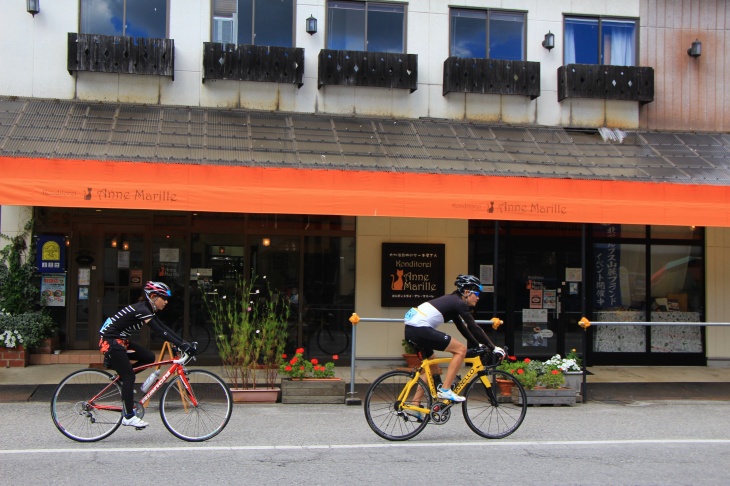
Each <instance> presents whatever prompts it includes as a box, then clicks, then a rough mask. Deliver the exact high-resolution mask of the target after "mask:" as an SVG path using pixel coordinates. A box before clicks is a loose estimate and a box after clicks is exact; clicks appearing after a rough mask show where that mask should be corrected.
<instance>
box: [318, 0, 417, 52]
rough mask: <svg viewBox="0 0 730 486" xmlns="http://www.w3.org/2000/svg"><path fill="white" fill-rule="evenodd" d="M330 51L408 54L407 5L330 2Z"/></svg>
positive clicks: (328, 19) (328, 28)
mask: <svg viewBox="0 0 730 486" xmlns="http://www.w3.org/2000/svg"><path fill="white" fill-rule="evenodd" d="M327 48H328V49H336V50H350V51H371V52H393V53H402V52H405V6H404V5H393V4H377V3H371V2H345V1H342V2H341V1H338V2H329V4H328V7H327Z"/></svg>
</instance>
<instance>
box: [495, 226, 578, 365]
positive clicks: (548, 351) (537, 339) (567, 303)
mask: <svg viewBox="0 0 730 486" xmlns="http://www.w3.org/2000/svg"><path fill="white" fill-rule="evenodd" d="M510 253H511V257H510V258H508V261H509V262H511V263H510V264H511V266H512V269H511V271H509V272H508V275H511V276H512V280H513V281H512V283H511V284H510V285H509V286H508V289H509V290H508V295H507V302H508V309H509V311H510V312H509V316H510V317H511V319H510V320H511V321H512V324H513V326H514V327H513V329H514V332H513V334H512V337H513V340H514V341H513V344H512V346H511V347H510V353H511V354H516V355H518V356H520V357H529V358H535V359H541V360H542V359H545V358H549V357H551V356H553V355H554V354H556V353H559V354H560V355H562V356H565V354H566V353H567V352H568V351H570V350H571V349H573V348H575V349H578V350H580V343H581V341H580V339H581V336H580V334H579V332H582V331H580V328H579V327H578V326H577V322H578V320H579V319H580V318H581V292H582V291H583V282H580V275H581V271H580V270H581V252H580V239H578V240H577V241H575V240H573V241H570V240H569V239H559V240H556V241H550V242H548V241H546V240H541V241H540V244H539V245H534V246H533V245H532V244H530V246H525V245H515V246H513V247H512V251H511V252H510Z"/></svg>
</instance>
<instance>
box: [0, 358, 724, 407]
mask: <svg viewBox="0 0 730 486" xmlns="http://www.w3.org/2000/svg"><path fill="white" fill-rule="evenodd" d="M85 367H86V366H84V365H81V364H54V365H31V366H27V367H25V368H5V369H0V401H21V402H22V401H27V400H29V399H31V397H33V396H35V399H36V400H38V399H43V397H44V396H45V395H47V394H48V393H49V392H48V390H50V392H52V390H53V387H54V386H55V385H56V384H58V383H59V382H60V381H61V380H62V379H63V378H64V377H65V376H67V375H69V374H71V373H73V372H74V371H76V370H79V369H82V368H85ZM189 367H190V368H200V369H207V370H209V371H212V372H213V373H216V374H217V375H219V376H221V377H222V378H224V379H225V377H226V375H225V372H224V370H223V368H222V367H221V366H195V364H193V365H192V366H189ZM399 367H400V365H399V364H397V363H382V362H372V361H362V362H357V363H356V366H355V392H356V396H357V397H359V398H363V396H364V393H365V391H366V390H367V387H368V386H369V384H370V383H372V382H373V381H374V380H375V379H376V378H377V377H379V376H380V375H382V374H383V373H385V372H386V371H390V370H392V369H396V368H399ZM588 371H589V375H588V376H587V377H586V383H587V390H586V397H587V399H588V400H595V401H625V402H630V401H641V400H673V399H674V400H676V399H705V400H730V368H708V367H701V366H694V367H692V366H681V367H680V366H677V367H657V366H654V367H652V366H595V367H591V368H588ZM335 375H336V376H337V377H338V378H342V379H343V381H344V382H345V383H346V384H347V391H348V392H349V391H350V382H351V368H350V367H345V366H340V367H336V368H335ZM145 376H146V375H142V376H141V377H140V378H139V381H140V382H141V381H142V380H143V379H144V377H145ZM39 387H42V389H43V393H40V394H38V393H36V392H37V389H39V390H40V388H39ZM24 397H25V398H24Z"/></svg>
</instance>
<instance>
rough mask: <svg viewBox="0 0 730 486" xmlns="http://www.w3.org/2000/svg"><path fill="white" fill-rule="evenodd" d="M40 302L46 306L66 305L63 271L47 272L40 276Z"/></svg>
mask: <svg viewBox="0 0 730 486" xmlns="http://www.w3.org/2000/svg"><path fill="white" fill-rule="evenodd" d="M41 304H42V305H46V306H48V307H64V306H65V305H66V274H65V273H47V274H45V275H43V276H42V277H41Z"/></svg>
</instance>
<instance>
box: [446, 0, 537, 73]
mask: <svg viewBox="0 0 730 486" xmlns="http://www.w3.org/2000/svg"><path fill="white" fill-rule="evenodd" d="M450 18H451V26H450V27H451V33H450V35H451V39H450V41H451V50H450V52H451V55H452V56H456V57H477V58H490V59H508V60H513V61H521V60H524V58H525V54H524V53H525V15H524V14H523V13H516V12H502V11H495V10H465V9H451V12H450Z"/></svg>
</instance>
